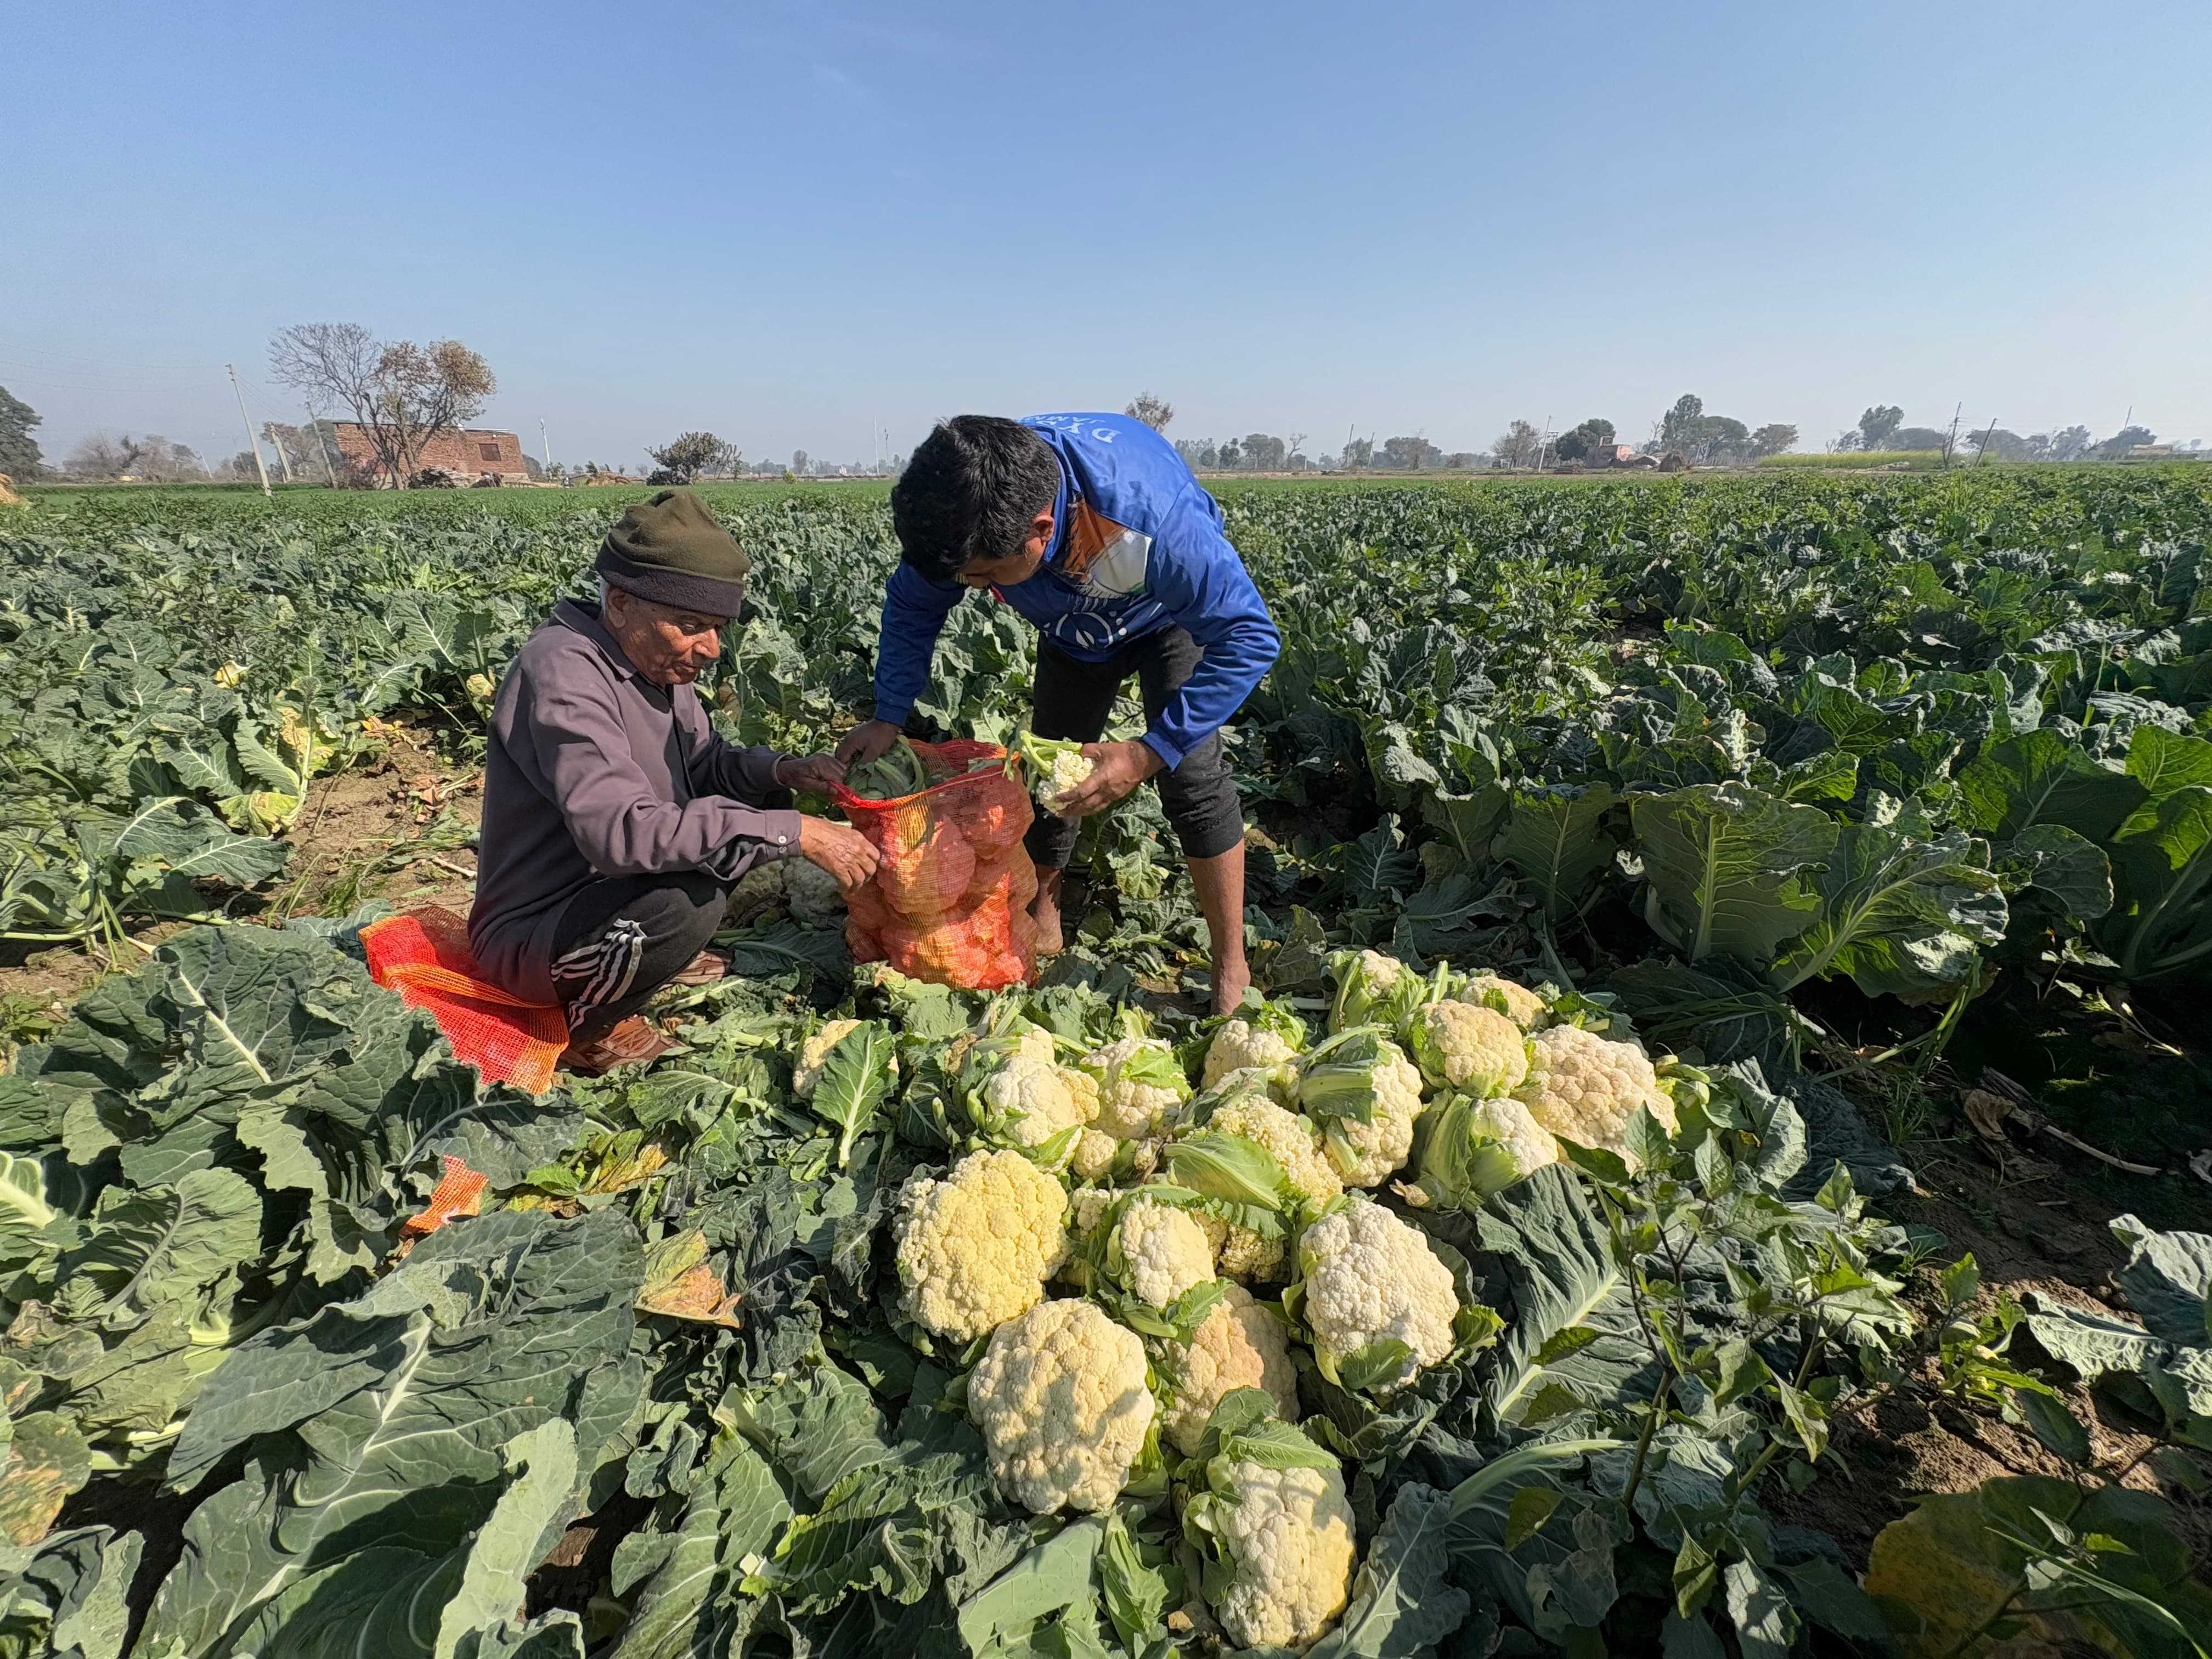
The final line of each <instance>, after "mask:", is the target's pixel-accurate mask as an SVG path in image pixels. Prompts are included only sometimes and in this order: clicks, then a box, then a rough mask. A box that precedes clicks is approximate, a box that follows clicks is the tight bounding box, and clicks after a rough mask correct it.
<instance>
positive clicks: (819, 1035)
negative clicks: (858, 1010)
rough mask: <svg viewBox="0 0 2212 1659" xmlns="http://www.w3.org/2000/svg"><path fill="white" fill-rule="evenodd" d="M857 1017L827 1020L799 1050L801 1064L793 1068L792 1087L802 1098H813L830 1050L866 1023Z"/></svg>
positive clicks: (820, 1081)
mask: <svg viewBox="0 0 2212 1659" xmlns="http://www.w3.org/2000/svg"><path fill="white" fill-rule="evenodd" d="M865 1023H866V1022H865V1021H862V1020H857V1019H833V1020H828V1021H825V1022H824V1023H823V1025H822V1027H821V1029H819V1030H817V1031H816V1032H815V1033H814V1035H813V1036H811V1037H809V1038H807V1039H806V1041H805V1043H804V1044H802V1045H801V1046H800V1048H799V1064H798V1065H797V1066H793V1068H792V1073H791V1087H792V1090H793V1092H794V1093H796V1094H797V1095H798V1096H799V1098H800V1099H801V1100H811V1099H812V1098H813V1097H814V1091H815V1090H816V1089H817V1088H818V1087H820V1086H821V1083H822V1067H823V1063H824V1062H825V1061H826V1060H829V1051H830V1050H831V1049H832V1048H836V1046H837V1045H838V1043H839V1042H842V1041H843V1040H844V1038H845V1037H846V1036H847V1035H848V1033H850V1032H854V1031H857V1030H860V1027H861V1026H862V1025H863V1024H865Z"/></svg>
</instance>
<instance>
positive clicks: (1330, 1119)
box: [1298, 1027, 1421, 1187]
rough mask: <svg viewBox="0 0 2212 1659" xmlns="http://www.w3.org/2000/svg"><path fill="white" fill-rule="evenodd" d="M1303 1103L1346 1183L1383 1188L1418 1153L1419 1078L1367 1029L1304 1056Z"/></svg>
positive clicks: (1300, 1101)
mask: <svg viewBox="0 0 2212 1659" xmlns="http://www.w3.org/2000/svg"><path fill="white" fill-rule="evenodd" d="M1298 1104H1299V1105H1301V1106H1303V1107H1304V1109H1305V1110H1306V1113H1307V1115H1309V1116H1310V1117H1311V1118H1312V1119H1313V1120H1314V1121H1315V1122H1316V1123H1317V1124H1318V1125H1320V1127H1321V1132H1322V1142H1323V1145H1324V1146H1326V1147H1327V1149H1328V1160H1329V1162H1330V1163H1331V1164H1334V1165H1335V1166H1336V1171H1337V1173H1338V1174H1339V1175H1340V1176H1343V1177H1344V1184H1345V1185H1346V1186H1347V1187H1379V1186H1381V1185H1382V1184H1383V1182H1386V1181H1388V1180H1389V1178H1390V1177H1391V1176H1393V1175H1395V1174H1396V1173H1397V1172H1398V1170H1400V1169H1401V1168H1402V1167H1403V1166H1404V1164H1405V1162H1406V1159H1407V1156H1408V1155H1409V1154H1410V1153H1411V1152H1413V1120H1414V1119H1415V1118H1417V1117H1419V1115H1421V1074H1420V1073H1419V1071H1417V1070H1416V1069H1415V1068H1414V1066H1413V1061H1411V1060H1407V1058H1406V1054H1405V1051H1404V1050H1403V1049H1401V1048H1399V1047H1398V1045H1397V1044H1396V1043H1395V1042H1391V1041H1390V1040H1389V1038H1388V1037H1386V1036H1383V1035H1382V1034H1381V1033H1380V1032H1379V1031H1377V1030H1374V1029H1372V1028H1370V1027H1356V1028H1354V1029H1353V1030H1350V1031H1346V1032H1344V1033H1342V1034H1340V1036H1334V1037H1331V1038H1330V1039H1329V1040H1328V1042H1325V1043H1323V1044H1322V1045H1321V1047H1319V1048H1316V1049H1315V1050H1314V1051H1313V1052H1312V1053H1311V1054H1308V1055H1307V1056H1306V1058H1305V1060H1304V1063H1303V1064H1302V1065H1301V1066H1300V1068H1299V1075H1298ZM1363 1111H1364V1112H1365V1113H1366V1114H1367V1115H1366V1117H1365V1118H1364V1119H1363V1118H1362V1117H1361V1116H1360V1114H1361V1113H1362V1112H1363Z"/></svg>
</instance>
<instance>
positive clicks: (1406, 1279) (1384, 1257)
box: [1298, 1198, 1459, 1389]
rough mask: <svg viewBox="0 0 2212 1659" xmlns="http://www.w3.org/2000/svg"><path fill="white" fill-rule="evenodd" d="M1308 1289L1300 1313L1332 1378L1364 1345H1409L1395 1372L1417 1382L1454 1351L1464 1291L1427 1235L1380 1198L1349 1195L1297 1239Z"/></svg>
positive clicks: (1391, 1383)
mask: <svg viewBox="0 0 2212 1659" xmlns="http://www.w3.org/2000/svg"><path fill="white" fill-rule="evenodd" d="M1298 1267H1299V1270H1300V1279H1301V1280H1302V1286H1301V1288H1302V1290H1303V1296H1302V1297H1300V1300H1299V1310H1298V1312H1299V1317H1300V1318H1302V1319H1303V1320H1304V1322H1305V1325H1306V1328H1307V1329H1309V1330H1310V1331H1311V1332H1312V1333H1313V1350H1314V1357H1315V1358H1316V1359H1317V1360H1319V1361H1320V1362H1321V1369H1322V1375H1323V1376H1327V1377H1328V1378H1329V1379H1330V1380H1331V1381H1332V1382H1334V1380H1335V1378H1336V1370H1337V1367H1338V1366H1339V1365H1340V1364H1341V1363H1342V1362H1343V1361H1345V1360H1346V1359H1348V1358H1351V1357H1352V1355H1354V1354H1356V1353H1358V1352H1359V1351H1360V1350H1361V1349H1363V1348H1365V1347H1368V1346H1371V1345H1373V1344H1375V1343H1377V1342H1383V1341H1387V1340H1391V1339H1393V1338H1395V1339H1396V1340H1399V1341H1401V1342H1403V1343H1404V1344H1405V1345H1406V1346H1407V1349H1408V1350H1410V1352H1409V1354H1408V1356H1407V1360H1406V1363H1405V1365H1404V1367H1403V1368H1401V1371H1400V1373H1399V1375H1398V1376H1396V1377H1395V1379H1385V1380H1384V1381H1383V1383H1381V1384H1380V1385H1379V1386H1380V1387H1381V1388H1383V1389H1393V1388H1397V1387H1399V1386H1401V1385H1402V1384H1404V1383H1408V1382H1411V1381H1412V1380H1413V1376H1415V1374H1416V1373H1418V1372H1419V1371H1423V1370H1427V1369H1428V1368H1429V1367H1430V1366H1431V1365H1433V1364H1437V1362H1438V1361H1440V1360H1442V1359H1443V1358H1444V1357H1445V1356H1446V1355H1448V1354H1449V1353H1450V1352H1451V1351H1452V1349H1453V1347H1454V1346H1455V1336H1454V1334H1453V1330H1452V1323H1453V1321H1454V1320H1455V1319H1456V1318H1457V1317H1458V1315H1459V1292H1458V1289H1457V1287H1456V1286H1455V1285H1454V1284H1453V1283H1452V1275H1451V1269H1450V1268H1449V1267H1445V1266H1444V1264H1443V1262H1442V1261H1439V1260H1437V1254H1436V1252H1435V1251H1434V1250H1432V1249H1430V1248H1429V1241H1428V1236H1427V1235H1426V1234H1425V1233H1423V1232H1422V1231H1420V1229H1419V1228H1418V1227H1413V1226H1409V1225H1407V1224H1406V1223H1405V1222H1403V1221H1401V1220H1400V1219H1399V1218H1397V1217H1396V1216H1395V1215H1393V1214H1392V1213H1391V1212H1389V1211H1388V1210H1386V1209H1384V1208H1383V1206H1381V1205H1380V1204H1376V1203H1372V1202H1370V1201H1369V1200H1366V1199H1364V1198H1354V1199H1348V1200H1346V1202H1345V1203H1344V1204H1343V1205H1342V1206H1340V1207H1339V1208H1337V1209H1334V1210H1331V1211H1330V1212H1328V1214H1327V1215H1325V1216H1323V1217H1322V1218H1321V1219H1320V1220H1318V1221H1316V1222H1315V1223H1314V1224H1313V1225H1311V1226H1310V1227H1308V1228H1307V1229H1306V1230H1305V1231H1304V1233H1303V1234H1301V1235H1300V1236H1299V1238H1298Z"/></svg>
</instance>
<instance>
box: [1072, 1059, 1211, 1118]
mask: <svg viewBox="0 0 2212 1659" xmlns="http://www.w3.org/2000/svg"><path fill="white" fill-rule="evenodd" d="M1075 1063H1076V1066H1077V1067H1078V1069H1079V1070H1081V1071H1083V1072H1085V1073H1088V1074H1089V1075H1090V1076H1091V1077H1092V1078H1094V1079H1097V1084H1098V1119H1097V1126H1098V1127H1099V1129H1100V1130H1102V1131H1103V1133H1107V1134H1109V1135H1112V1136H1114V1137H1115V1138H1116V1139H1121V1140H1138V1139H1143V1138H1144V1137H1145V1136H1147V1135H1157V1134H1159V1133H1162V1132H1163V1131H1164V1130H1165V1129H1166V1128H1167V1127H1169V1121H1170V1118H1171V1117H1172V1116H1173V1115H1174V1113H1175V1111H1176V1108H1177V1107H1179V1106H1181V1105H1182V1103H1183V1102H1185V1101H1186V1100H1188V1099H1189V1098H1190V1081H1189V1079H1187V1078H1186V1077H1184V1076H1183V1074H1182V1066H1178V1065H1176V1058H1175V1051H1174V1050H1173V1049H1172V1048H1169V1047H1168V1045H1167V1044H1166V1043H1164V1042H1161V1041H1160V1040H1159V1039H1158V1038H1157V1037H1145V1036H1125V1037H1122V1038H1120V1039H1119V1040H1118V1041H1115V1042H1109V1043H1108V1044H1107V1045H1106V1046H1105V1047H1104V1048H1094V1049H1092V1050H1091V1052H1090V1053H1089V1054H1085V1055H1084V1056H1083V1058H1082V1059H1081V1060H1078V1061H1076V1062H1075Z"/></svg>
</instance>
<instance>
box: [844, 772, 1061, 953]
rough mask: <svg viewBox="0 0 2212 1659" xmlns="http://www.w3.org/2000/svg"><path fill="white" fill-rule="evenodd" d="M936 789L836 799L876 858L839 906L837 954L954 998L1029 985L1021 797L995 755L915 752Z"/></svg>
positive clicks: (1029, 810)
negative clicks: (955, 992)
mask: <svg viewBox="0 0 2212 1659" xmlns="http://www.w3.org/2000/svg"><path fill="white" fill-rule="evenodd" d="M914 749H915V754H917V755H918V756H920V757H921V763H922V766H923V768H924V769H925V770H926V771H927V773H928V775H930V776H931V777H933V778H941V779H942V780H943V781H941V782H937V783H933V784H931V785H930V786H929V787H927V788H926V789H922V790H920V791H918V792H916V793H914V794H911V795H902V796H901V797H899V798H898V799H896V800H864V799H861V798H860V796H858V795H855V794H854V793H851V792H850V791H849V790H846V789H842V788H841V789H839V790H837V791H836V794H835V799H836V802H837V805H840V806H842V807H843V808H844V809H845V816H846V817H848V818H850V819H851V820H852V822H853V827H854V829H858V830H859V831H860V833H861V834H862V835H864V836H866V837H867V838H868V840H869V841H870V842H872V843H873V844H874V846H875V848H876V850H877V851H878V853H879V854H882V855H883V863H882V865H881V866H880V867H879V868H878V871H877V872H876V878H875V880H874V881H872V882H871V883H870V884H868V885H867V886H866V887H865V888H863V889H861V890H860V891H859V892H858V893H853V894H848V895H847V896H846V906H847V915H846V918H845V942H846V944H847V945H849V946H850V947H851V949H852V952H853V959H854V961H855V962H882V961H889V962H890V964H891V966H892V967H894V968H896V969H898V970H899V972H901V973H902V974H905V975H908V976H909V977H910V978H914V979H920V980H927V981H929V982H930V983H932V984H934V985H954V986H958V987H961V988H962V989H963V990H969V991H995V990H999V989H1000V988H1001V987H1005V986H1008V985H1016V984H1024V983H1026V982H1027V981H1029V980H1030V978H1031V976H1032V975H1033V974H1034V972H1035V963H1036V923H1035V922H1034V921H1032V920H1031V919H1030V915H1029V904H1030V900H1031V899H1033V898H1035V897H1036V866H1035V865H1033V864H1032V863H1030V855H1029V854H1028V853H1027V852H1025V851H1024V850H1023V848H1022V837H1023V836H1024V834H1026V833H1027V832H1028V829H1029V827H1030V823H1031V821H1032V820H1033V819H1034V818H1035V817H1036V809H1035V808H1033V807H1032V806H1031V805H1030V796H1029V791H1028V790H1027V789H1026V788H1024V787H1023V785H1022V782H1021V780H1020V779H1019V778H1018V777H1010V776H1008V775H1006V772H1005V771H1003V770H1001V769H987V770H985V771H981V772H974V773H970V772H969V771H967V767H968V765H969V763H970V762H972V761H976V760H981V759H984V758H991V759H998V758H1000V757H1004V755H1005V754H1006V750H1003V749H1001V748H1000V747H999V746H998V745H997V744H987V743H973V742H966V741H962V742H954V743H946V744H926V743H918V744H915V745H914Z"/></svg>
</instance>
